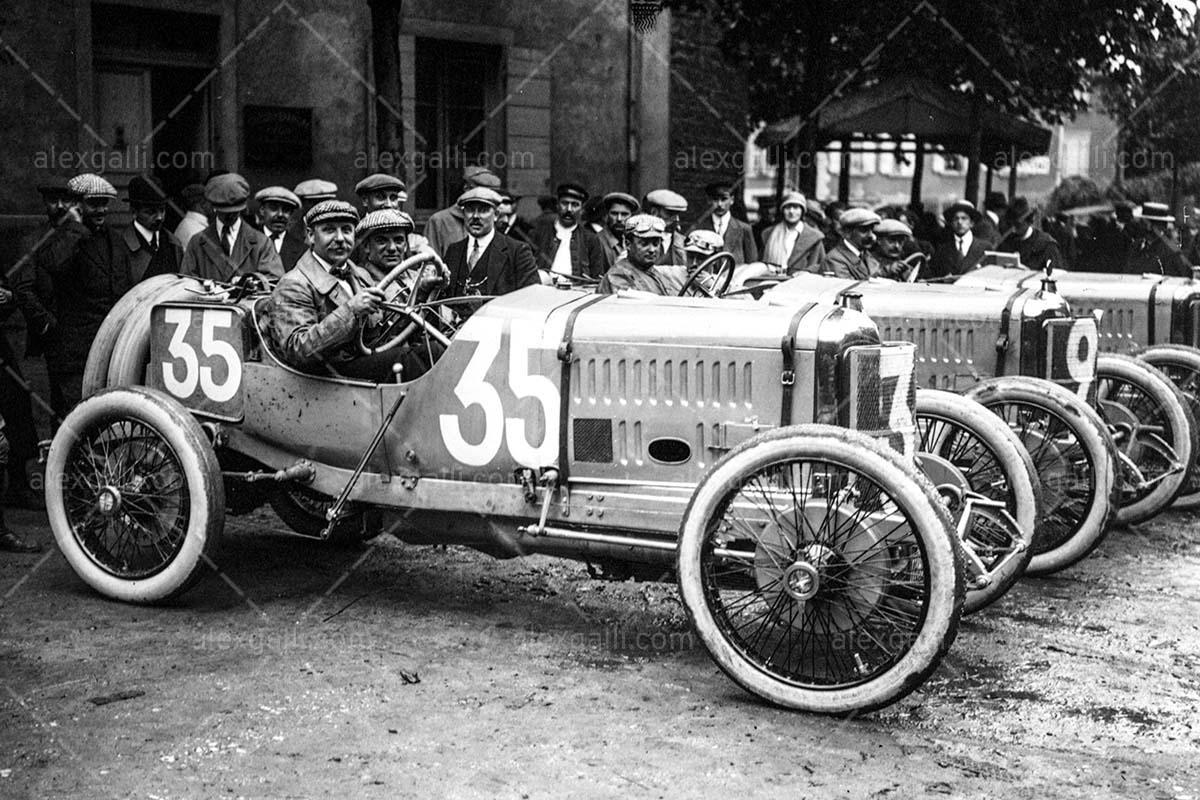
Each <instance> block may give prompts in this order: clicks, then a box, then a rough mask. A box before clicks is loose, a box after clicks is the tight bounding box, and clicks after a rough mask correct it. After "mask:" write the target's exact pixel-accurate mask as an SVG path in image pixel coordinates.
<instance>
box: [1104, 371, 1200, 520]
mask: <svg viewBox="0 0 1200 800" xmlns="http://www.w3.org/2000/svg"><path fill="white" fill-rule="evenodd" d="M1096 399H1097V402H1098V404H1099V407H1100V412H1101V414H1102V415H1103V417H1104V421H1105V422H1107V423H1108V425H1109V431H1110V432H1111V433H1112V436H1113V441H1114V442H1115V443H1116V445H1117V451H1118V452H1119V453H1120V457H1121V460H1122V466H1123V467H1124V469H1123V470H1122V474H1123V477H1124V480H1123V481H1122V486H1121V507H1120V509H1119V510H1118V511H1117V522H1119V523H1121V524H1124V525H1130V524H1135V523H1138V522H1145V521H1146V520H1148V519H1150V518H1151V517H1153V516H1155V515H1156V514H1158V512H1160V511H1162V510H1163V509H1165V508H1166V507H1167V506H1169V505H1170V504H1171V501H1172V500H1174V499H1175V496H1176V495H1177V494H1179V492H1180V491H1181V490H1182V489H1183V488H1184V486H1185V485H1186V483H1187V478H1188V474H1189V471H1190V469H1191V465H1192V456H1193V453H1194V451H1195V445H1194V436H1195V431H1196V419H1195V417H1194V416H1193V415H1192V412H1191V410H1190V409H1189V408H1188V406H1187V400H1186V399H1185V398H1184V396H1183V394H1182V393H1181V392H1180V391H1179V389H1178V388H1176V387H1175V385H1174V384H1173V383H1171V380H1170V378H1168V377H1167V376H1166V375H1164V374H1163V373H1162V372H1161V371H1159V370H1158V369H1156V368H1155V367H1153V366H1151V365H1149V364H1147V363H1146V362H1144V361H1142V360H1141V359H1139V358H1135V357H1133V356H1127V355H1121V354H1116V353H1106V354H1104V355H1101V356H1100V358H1099V359H1098V360H1097V361H1096Z"/></svg>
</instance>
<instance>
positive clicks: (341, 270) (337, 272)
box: [329, 264, 350, 280]
mask: <svg viewBox="0 0 1200 800" xmlns="http://www.w3.org/2000/svg"><path fill="white" fill-rule="evenodd" d="M329 274H330V275H332V276H333V277H335V278H340V279H342V280H346V279H347V278H349V277H350V267H349V266H348V265H345V264H343V265H342V266H340V267H330V269H329Z"/></svg>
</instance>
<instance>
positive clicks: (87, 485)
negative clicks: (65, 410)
mask: <svg viewBox="0 0 1200 800" xmlns="http://www.w3.org/2000/svg"><path fill="white" fill-rule="evenodd" d="M46 477H47V481H46V510H47V513H48V514H49V517H50V527H51V529H52V530H53V531H54V538H55V541H56V542H57V543H58V547H59V549H60V550H61V551H62V553H63V555H64V556H66V558H67V561H68V562H69V563H70V564H71V567H72V568H73V569H74V570H75V573H76V574H77V575H79V577H80V578H82V579H83V580H84V582H86V583H87V584H88V585H89V586H91V587H92V588H93V589H95V590H96V591H98V592H100V593H101V594H104V595H107V596H108V597H112V598H115V599H117V600H124V601H126V602H131V603H155V602H162V601H165V600H169V599H171V598H173V597H176V596H178V595H179V594H182V593H183V592H184V591H186V590H187V589H188V588H189V587H190V586H192V584H194V583H195V582H196V581H197V580H199V578H200V577H201V576H202V575H203V574H204V567H205V564H211V563H212V560H213V558H214V556H215V554H216V550H217V546H218V544H219V542H220V538H221V533H222V529H223V527H224V523H225V493H224V486H223V484H222V481H221V470H220V466H219V465H218V464H217V458H216V455H215V454H214V453H213V451H212V447H211V446H209V444H208V440H207V439H206V438H205V436H204V432H203V431H202V430H201V429H200V426H199V425H198V424H197V423H196V421H195V420H194V419H193V418H192V416H191V414H189V413H188V412H187V410H186V409H184V408H183V407H182V406H181V405H179V403H177V402H176V401H175V400H173V399H172V398H170V397H167V396H166V395H164V394H162V393H160V392H155V391H153V390H150V389H145V388H141V387H138V388H131V389H115V390H110V391H105V392H101V393H100V394H97V395H95V396H93V397H91V398H89V399H87V400H84V401H83V402H82V403H80V404H79V405H78V406H76V407H75V409H74V410H73V411H72V412H71V413H70V414H69V415H67V418H66V420H64V422H63V424H62V425H61V426H59V429H58V432H57V433H56V434H55V437H54V441H53V443H52V444H51V446H50V455H49V457H48V460H47V464H46Z"/></svg>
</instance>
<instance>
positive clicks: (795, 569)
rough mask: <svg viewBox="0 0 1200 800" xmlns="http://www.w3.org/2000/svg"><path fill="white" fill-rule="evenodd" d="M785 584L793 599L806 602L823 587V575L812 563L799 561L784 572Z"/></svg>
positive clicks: (785, 588)
mask: <svg viewBox="0 0 1200 800" xmlns="http://www.w3.org/2000/svg"><path fill="white" fill-rule="evenodd" d="M783 585H784V590H785V591H786V592H787V593H788V595H789V596H791V597H792V599H794V600H799V601H800V602H805V601H807V600H811V599H812V598H813V597H815V596H816V594H817V590H818V589H820V588H821V577H820V575H818V574H817V568H816V567H814V566H813V565H812V564H809V563H806V562H804V561H797V562H796V563H795V564H792V565H791V566H790V567H788V568H787V570H786V571H785V572H784V573H783Z"/></svg>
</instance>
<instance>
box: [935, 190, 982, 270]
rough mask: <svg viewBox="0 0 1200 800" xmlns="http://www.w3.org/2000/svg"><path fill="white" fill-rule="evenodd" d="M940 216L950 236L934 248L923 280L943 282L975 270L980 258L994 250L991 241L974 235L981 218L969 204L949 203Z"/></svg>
mask: <svg viewBox="0 0 1200 800" xmlns="http://www.w3.org/2000/svg"><path fill="white" fill-rule="evenodd" d="M943 216H944V217H945V219H946V227H947V228H948V229H949V230H948V233H949V235H948V236H946V237H944V238H943V239H942V241H941V242H940V243H939V244H938V246H937V247H936V248H934V251H933V258H931V259H930V260H929V269H928V270H926V271H925V274H924V275H922V276H921V277H923V278H945V277H948V276H950V275H962V274H964V273H967V272H970V271H971V270H973V269H978V268H979V263H980V262H981V261H982V260H983V254H984V253H986V252H987V251H988V250H990V249H992V247H993V245H992V242H991V241H989V240H986V239H981V238H980V237H978V236H976V235H975V233H974V227H975V225H976V224H978V223H979V221H980V216H981V215H980V213H979V211H978V210H977V209H976V208H975V206H974V204H973V203H971V202H970V201H968V200H959V201H958V202H956V203H951V204H950V206H949V207H948V208H947V209H946V211H945V214H944V215H943Z"/></svg>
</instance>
